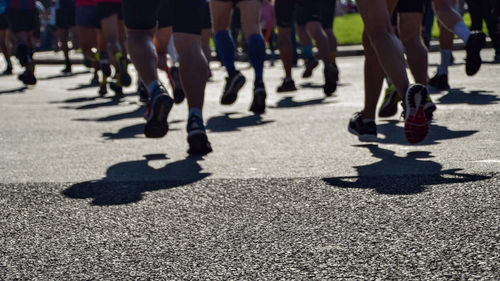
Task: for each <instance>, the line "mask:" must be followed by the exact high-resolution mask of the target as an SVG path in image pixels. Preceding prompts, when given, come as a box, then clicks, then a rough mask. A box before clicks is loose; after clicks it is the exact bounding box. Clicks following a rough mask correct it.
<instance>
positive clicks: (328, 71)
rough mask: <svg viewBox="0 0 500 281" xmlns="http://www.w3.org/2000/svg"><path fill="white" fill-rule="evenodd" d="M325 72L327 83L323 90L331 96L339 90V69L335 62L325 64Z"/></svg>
mask: <svg viewBox="0 0 500 281" xmlns="http://www.w3.org/2000/svg"><path fill="white" fill-rule="evenodd" d="M323 73H324V74H325V85H324V86H323V92H324V93H325V95H326V96H327V97H330V96H331V95H332V94H333V93H334V92H335V91H336V90H337V82H338V81H339V70H338V69H337V66H336V65H335V64H330V65H327V66H325V70H324V71H323Z"/></svg>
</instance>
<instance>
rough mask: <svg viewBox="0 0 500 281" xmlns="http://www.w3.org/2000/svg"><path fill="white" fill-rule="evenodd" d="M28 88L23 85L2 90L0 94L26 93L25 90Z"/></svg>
mask: <svg viewBox="0 0 500 281" xmlns="http://www.w3.org/2000/svg"><path fill="white" fill-rule="evenodd" d="M26 89H28V87H26V86H22V87H19V88H15V89H11V90H3V91H0V95H3V94H14V93H24V91H25V90H26Z"/></svg>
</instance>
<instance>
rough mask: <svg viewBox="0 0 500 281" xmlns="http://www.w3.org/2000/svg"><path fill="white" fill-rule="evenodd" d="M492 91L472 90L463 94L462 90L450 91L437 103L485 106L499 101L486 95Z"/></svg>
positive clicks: (494, 96) (495, 97)
mask: <svg viewBox="0 0 500 281" xmlns="http://www.w3.org/2000/svg"><path fill="white" fill-rule="evenodd" d="M489 93H493V92H492V91H483V90H473V91H470V92H464V91H463V88H455V89H450V90H449V91H448V93H447V94H446V95H444V96H442V97H441V98H439V100H438V101H439V103H442V104H469V105H486V104H495V103H498V102H499V101H500V98H499V97H498V96H496V95H488V94H489Z"/></svg>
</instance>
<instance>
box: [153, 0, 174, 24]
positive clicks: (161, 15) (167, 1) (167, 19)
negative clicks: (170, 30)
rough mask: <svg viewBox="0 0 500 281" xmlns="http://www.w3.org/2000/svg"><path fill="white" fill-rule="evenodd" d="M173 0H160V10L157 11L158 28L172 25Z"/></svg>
mask: <svg viewBox="0 0 500 281" xmlns="http://www.w3.org/2000/svg"><path fill="white" fill-rule="evenodd" d="M148 1H150V0H148ZM173 1H174V0H160V10H159V11H158V28H164V27H170V26H172V17H173V16H174V15H173V13H174V12H173V4H174V3H173Z"/></svg>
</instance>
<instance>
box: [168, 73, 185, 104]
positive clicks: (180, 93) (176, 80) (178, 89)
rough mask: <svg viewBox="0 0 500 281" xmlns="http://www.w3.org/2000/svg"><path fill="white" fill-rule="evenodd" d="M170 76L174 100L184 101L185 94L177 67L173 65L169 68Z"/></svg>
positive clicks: (177, 101)
mask: <svg viewBox="0 0 500 281" xmlns="http://www.w3.org/2000/svg"><path fill="white" fill-rule="evenodd" d="M170 76H171V77H172V84H173V85H172V88H173V91H174V102H175V103H176V104H179V103H181V102H183V101H184V98H185V97H186V95H185V94H184V89H183V88H182V83H181V77H180V75H179V68H177V67H175V66H173V67H171V68H170Z"/></svg>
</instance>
